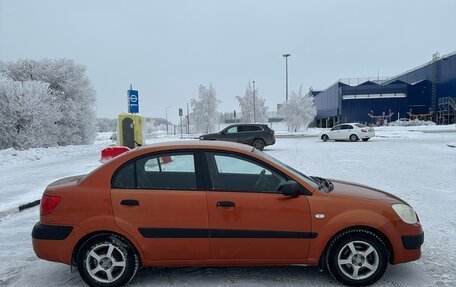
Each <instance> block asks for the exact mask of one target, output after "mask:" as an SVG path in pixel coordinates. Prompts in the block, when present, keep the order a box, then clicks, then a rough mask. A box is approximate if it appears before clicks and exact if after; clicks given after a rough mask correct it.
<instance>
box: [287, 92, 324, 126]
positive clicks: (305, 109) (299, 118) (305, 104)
mask: <svg viewBox="0 0 456 287" xmlns="http://www.w3.org/2000/svg"><path fill="white" fill-rule="evenodd" d="M283 107H284V109H285V115H286V120H287V126H288V130H290V131H298V130H300V129H307V127H308V126H309V125H310V124H311V123H312V121H313V120H314V118H315V116H316V115H317V109H316V107H315V104H314V101H313V96H312V95H311V93H307V94H304V93H303V90H302V86H301V87H300V88H299V91H298V93H296V92H295V91H293V92H292V93H291V96H290V97H289V99H288V102H285V103H284V104H283Z"/></svg>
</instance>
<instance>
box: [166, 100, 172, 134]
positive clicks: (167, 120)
mask: <svg viewBox="0 0 456 287" xmlns="http://www.w3.org/2000/svg"><path fill="white" fill-rule="evenodd" d="M169 108H171V106H167V107H166V108H165V120H166V135H168V109H169Z"/></svg>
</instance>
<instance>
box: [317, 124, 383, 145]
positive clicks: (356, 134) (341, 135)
mask: <svg viewBox="0 0 456 287" xmlns="http://www.w3.org/2000/svg"><path fill="white" fill-rule="evenodd" d="M374 136H375V131H374V129H373V128H371V127H368V126H366V125H363V124H357V123H346V124H340V125H337V126H335V127H333V128H332V129H330V130H329V131H324V132H322V133H321V134H320V139H321V140H323V141H324V142H325V141H328V140H345V141H346V140H349V141H352V142H355V141H358V140H363V141H368V140H369V139H370V138H373V137H374Z"/></svg>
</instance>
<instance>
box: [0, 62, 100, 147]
mask: <svg viewBox="0 0 456 287" xmlns="http://www.w3.org/2000/svg"><path fill="white" fill-rule="evenodd" d="M85 70H86V69H85V67H84V66H82V65H79V64H76V63H75V62H74V61H72V60H68V59H43V60H18V61H17V62H0V76H2V77H3V78H5V79H7V80H9V81H8V82H4V85H13V84H12V82H17V83H22V84H24V85H29V84H26V83H28V82H36V81H38V82H42V83H46V85H47V88H46V90H47V93H46V94H45V95H44V94H40V96H38V95H35V94H34V92H33V93H32V94H31V95H27V96H26V95H25V94H24V95H22V96H21V94H14V95H16V97H19V98H21V97H24V99H23V103H24V105H30V106H32V105H34V104H36V101H38V100H37V99H35V98H34V97H40V98H39V99H40V100H39V101H40V105H42V106H43V108H42V110H41V112H43V113H44V114H48V116H49V117H51V116H50V114H54V115H53V116H55V117H57V118H56V119H54V126H53V127H52V128H51V127H48V128H49V130H46V132H45V133H41V137H43V139H40V140H36V142H35V143H29V144H28V145H22V144H20V143H18V142H10V143H9V144H8V145H9V146H18V145H21V148H28V147H32V146H41V145H42V144H44V142H46V141H48V139H47V138H48V137H49V136H50V135H52V137H53V138H54V140H53V144H54V145H69V144H88V143H92V142H93V141H94V139H95V135H96V129H95V123H96V121H95V110H94V106H95V91H94V89H93V88H92V84H91V83H90V80H89V78H88V77H87V75H86V71H85ZM30 85H35V84H30ZM13 86H14V85H13ZM24 87H28V86H23V88H24ZM12 89H13V88H8V89H4V91H5V94H4V95H3V96H4V97H6V98H8V101H6V100H5V101H2V102H1V105H2V107H1V108H2V109H3V110H8V111H9V113H10V114H4V115H2V116H4V117H9V116H11V114H14V113H16V111H17V110H16V108H15V106H14V103H12V101H11V98H12V97H13V95H12V94H9V93H11V91H12ZM17 100H18V101H19V99H17ZM21 101H22V99H21ZM6 105H9V107H6ZM36 123H39V118H38V119H37V121H36ZM8 124H9V125H8ZM0 125H1V126H2V129H5V131H6V132H12V131H13V130H14V125H11V124H10V123H7V122H5V123H0ZM43 129H44V127H43ZM29 132H32V131H29ZM2 135H3V134H2ZM45 138H46V139H45ZM48 144H50V143H49V142H48Z"/></svg>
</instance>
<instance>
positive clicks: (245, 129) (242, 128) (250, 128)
mask: <svg viewBox="0 0 456 287" xmlns="http://www.w3.org/2000/svg"><path fill="white" fill-rule="evenodd" d="M261 130H262V128H260V127H259V126H239V128H238V132H254V131H261Z"/></svg>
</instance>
